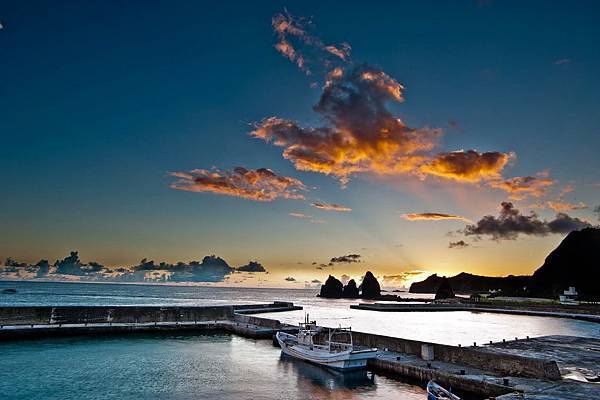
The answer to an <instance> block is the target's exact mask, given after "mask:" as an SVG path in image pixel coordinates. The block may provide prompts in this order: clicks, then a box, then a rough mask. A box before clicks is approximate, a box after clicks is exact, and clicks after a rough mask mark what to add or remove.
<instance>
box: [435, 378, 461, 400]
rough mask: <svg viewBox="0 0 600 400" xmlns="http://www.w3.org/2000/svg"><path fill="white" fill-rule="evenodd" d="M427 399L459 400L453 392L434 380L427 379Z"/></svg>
mask: <svg viewBox="0 0 600 400" xmlns="http://www.w3.org/2000/svg"><path fill="white" fill-rule="evenodd" d="M427 400H460V397H458V396H457V395H455V394H452V393H450V391H449V390H446V389H444V388H443V387H441V386H440V385H438V384H437V383H435V382H434V381H429V383H428V384H427Z"/></svg>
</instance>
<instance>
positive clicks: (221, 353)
mask: <svg viewBox="0 0 600 400" xmlns="http://www.w3.org/2000/svg"><path fill="white" fill-rule="evenodd" d="M5 288H15V289H17V293H16V294H1V293H0V306H9V305H186V306H189V305H209V304H235V303H237V304H240V303H254V302H256V303H261V302H272V301H274V300H283V301H292V302H294V303H295V304H298V305H301V306H303V307H304V310H302V311H291V312H282V313H271V314H261V316H263V317H269V318H275V319H279V320H281V321H285V322H289V323H297V322H298V321H300V320H302V319H304V313H305V312H308V313H310V317H311V319H316V320H317V322H318V323H319V324H321V325H325V326H338V325H343V326H351V327H352V328H353V329H354V330H358V331H364V332H373V333H379V334H384V335H390V336H398V337H403V338H412V339H418V340H426V341H432V342H438V343H446V344H458V343H461V344H471V343H472V342H478V343H485V342H487V341H489V340H494V341H499V340H501V339H502V338H514V337H525V336H541V335H557V334H561V335H563V334H564V335H578V336H589V337H596V338H600V325H599V324H594V323H588V322H582V321H574V320H569V319H562V318H542V317H525V316H512V315H503V314H487V313H471V312H437V313H420V312H411V313H389V312H388V313H379V312H373V311H365V310H351V309H350V308H349V306H350V304H355V303H356V302H357V301H356V300H343V299H340V300H327V299H320V298H317V297H315V295H316V293H317V291H316V290H304V289H302V290H298V289H297V290H288V289H249V288H215V287H197V286H155V285H117V284H81V283H38V282H0V291H1V290H2V289H5ZM0 355H1V357H0V398H1V399H4V398H7V399H32V398H44V399H80V398H86V399H92V400H96V399H134V398H135V399H140V398H143V399H189V398H197V399H213V398H214V399H362V398H378V399H379V398H381V399H387V398H390V399H392V398H393V399H409V400H410V399H424V398H425V394H424V391H423V389H422V388H420V387H419V386H415V385H411V384H407V383H402V382H400V381H397V380H393V379H388V378H386V377H383V376H378V375H372V374H371V373H368V374H352V375H340V374H336V373H334V372H332V371H328V370H324V369H322V368H319V367H316V366H312V365H308V364H305V363H302V362H298V361H293V360H289V359H286V358H281V356H280V351H279V349H277V348H274V347H273V346H272V345H271V343H270V342H269V341H252V340H248V339H243V338H240V337H237V336H230V335H214V336H203V335H182V336H165V335H156V336H152V335H129V336H124V337H115V336H107V337H94V338H69V339H52V340H42V341H24V342H13V343H0Z"/></svg>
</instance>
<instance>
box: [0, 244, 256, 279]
mask: <svg viewBox="0 0 600 400" xmlns="http://www.w3.org/2000/svg"><path fill="white" fill-rule="evenodd" d="M261 272H264V273H268V272H267V270H266V268H265V267H264V266H263V265H262V264H261V263H259V262H258V261H250V262H248V264H245V265H242V266H240V267H237V268H234V267H231V266H230V265H229V264H228V263H227V262H226V261H225V260H224V259H222V258H221V257H217V256H215V255H211V256H206V257H204V258H203V259H202V261H201V262H200V261H190V262H187V263H184V262H177V263H176V264H170V263H165V262H161V263H155V262H154V260H147V259H145V258H144V259H142V260H141V261H140V262H139V264H137V265H134V266H132V267H116V268H108V267H105V266H104V265H102V264H99V263H97V262H94V261H91V262H89V263H87V264H86V263H84V262H82V261H81V259H80V258H79V253H78V252H76V251H72V252H71V254H70V255H68V256H67V257H65V258H64V259H62V260H56V262H55V263H54V264H50V263H49V262H48V261H47V260H40V261H39V262H37V263H36V264H27V263H20V262H17V261H15V260H13V259H12V258H7V259H6V261H5V262H4V265H0V278H5V279H43V280H70V281H104V282H179V283H201V282H202V283H217V282H224V281H226V280H228V279H229V278H230V277H231V276H232V274H235V273H246V274H247V276H246V278H251V275H252V274H254V273H261Z"/></svg>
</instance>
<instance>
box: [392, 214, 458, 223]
mask: <svg viewBox="0 0 600 400" xmlns="http://www.w3.org/2000/svg"><path fill="white" fill-rule="evenodd" d="M400 216H401V217H402V218H404V219H405V220H407V221H443V220H459V221H470V220H469V219H468V218H466V217H462V216H460V215H453V214H442V213H409V214H402V215H400Z"/></svg>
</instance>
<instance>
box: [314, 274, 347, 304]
mask: <svg viewBox="0 0 600 400" xmlns="http://www.w3.org/2000/svg"><path fill="white" fill-rule="evenodd" d="M343 288H344V285H343V284H342V282H340V281H339V280H338V279H336V278H335V277H334V276H332V275H329V277H328V278H327V280H326V281H325V284H324V285H321V293H319V297H325V298H328V299H339V298H341V297H342V292H343Z"/></svg>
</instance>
